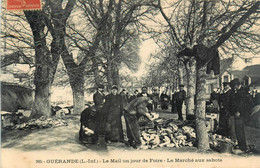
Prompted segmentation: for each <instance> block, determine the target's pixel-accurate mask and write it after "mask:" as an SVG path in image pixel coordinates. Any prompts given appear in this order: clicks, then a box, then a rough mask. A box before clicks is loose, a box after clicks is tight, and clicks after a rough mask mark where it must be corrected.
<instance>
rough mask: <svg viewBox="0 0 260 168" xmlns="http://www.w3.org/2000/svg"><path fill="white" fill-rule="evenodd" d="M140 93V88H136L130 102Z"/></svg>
mask: <svg viewBox="0 0 260 168" xmlns="http://www.w3.org/2000/svg"><path fill="white" fill-rule="evenodd" d="M138 93H139V91H138V90H135V91H134V94H133V95H132V96H130V100H129V102H131V101H132V100H134V99H135V98H137V95H138Z"/></svg>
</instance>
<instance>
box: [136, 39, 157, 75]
mask: <svg viewBox="0 0 260 168" xmlns="http://www.w3.org/2000/svg"><path fill="white" fill-rule="evenodd" d="M156 49H158V46H157V45H156V44H155V42H154V41H153V40H152V39H149V40H145V41H143V42H142V45H141V46H140V51H139V55H140V58H141V64H140V66H139V70H138V72H136V73H133V74H132V76H136V77H137V78H139V79H140V78H141V77H142V76H144V75H145V74H146V73H147V72H148V69H149V64H150V63H151V59H150V54H152V53H154V52H155V51H156Z"/></svg>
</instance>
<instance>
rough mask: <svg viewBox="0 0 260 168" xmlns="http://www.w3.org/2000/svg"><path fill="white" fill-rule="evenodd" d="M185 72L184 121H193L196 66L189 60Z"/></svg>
mask: <svg viewBox="0 0 260 168" xmlns="http://www.w3.org/2000/svg"><path fill="white" fill-rule="evenodd" d="M186 67H187V68H186V70H187V71H186V72H187V99H186V119H187V120H193V119H194V117H195V116H194V114H195V113H194V109H195V107H194V105H195V104H194V96H195V87H196V64H195V61H194V60H190V62H188V64H187V66H186Z"/></svg>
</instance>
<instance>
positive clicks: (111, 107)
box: [104, 94, 123, 141]
mask: <svg viewBox="0 0 260 168" xmlns="http://www.w3.org/2000/svg"><path fill="white" fill-rule="evenodd" d="M122 109H123V108H122V101H121V96H120V95H118V94H117V95H113V94H109V95H108V96H107V97H106V102H105V105H104V110H106V113H107V122H106V139H107V140H111V141H120V140H122V139H123V128H122V120H121V116H122Z"/></svg>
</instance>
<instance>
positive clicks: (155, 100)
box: [152, 88, 159, 109]
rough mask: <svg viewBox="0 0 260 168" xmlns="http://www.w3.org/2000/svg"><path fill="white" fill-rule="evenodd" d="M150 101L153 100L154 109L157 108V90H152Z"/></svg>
mask: <svg viewBox="0 0 260 168" xmlns="http://www.w3.org/2000/svg"><path fill="white" fill-rule="evenodd" d="M152 100H153V106H154V109H157V106H158V104H159V93H158V90H157V88H154V89H153V94H152Z"/></svg>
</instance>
